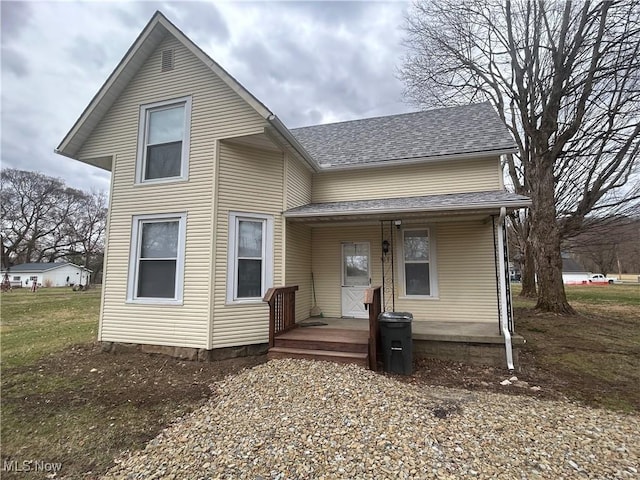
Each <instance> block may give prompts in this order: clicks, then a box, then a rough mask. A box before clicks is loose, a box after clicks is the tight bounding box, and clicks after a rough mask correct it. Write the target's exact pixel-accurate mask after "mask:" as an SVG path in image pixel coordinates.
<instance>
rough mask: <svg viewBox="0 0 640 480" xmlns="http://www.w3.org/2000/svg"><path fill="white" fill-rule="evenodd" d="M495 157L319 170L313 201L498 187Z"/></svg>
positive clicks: (408, 195)
mask: <svg viewBox="0 0 640 480" xmlns="http://www.w3.org/2000/svg"><path fill="white" fill-rule="evenodd" d="M499 165H500V160H499V158H498V157H492V158H479V159H473V160H455V161H448V162H446V161H444V162H434V163H423V164H420V165H405V166H391V167H378V168H367V169H355V170H341V171H335V172H326V173H319V174H316V175H314V176H313V203H322V202H342V201H347V200H367V199H374V198H394V197H412V196H420V195H439V194H446V193H460V192H482V191H487V190H499V189H501V188H502V187H501V179H500V175H501V174H500V175H499V174H498V168H499Z"/></svg>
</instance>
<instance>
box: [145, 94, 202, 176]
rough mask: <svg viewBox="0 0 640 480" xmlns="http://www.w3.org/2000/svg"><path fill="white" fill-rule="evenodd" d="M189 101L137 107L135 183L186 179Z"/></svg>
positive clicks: (189, 124)
mask: <svg viewBox="0 0 640 480" xmlns="http://www.w3.org/2000/svg"><path fill="white" fill-rule="evenodd" d="M190 126H191V97H185V98H180V99H176V100H169V101H165V102H157V103H152V104H148V105H142V106H141V107H140V125H139V128H138V159H137V172H136V175H137V181H138V183H140V182H154V181H155V182H157V181H163V180H164V181H166V180H182V179H186V178H187V170H188V165H189V137H190Z"/></svg>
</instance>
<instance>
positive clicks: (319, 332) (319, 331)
mask: <svg viewBox="0 0 640 480" xmlns="http://www.w3.org/2000/svg"><path fill="white" fill-rule="evenodd" d="M274 343H275V345H274V346H275V347H281V348H290V349H302V350H330V351H335V352H352V353H368V352H369V332H366V331H358V330H344V329H338V328H312V327H307V328H295V329H293V330H290V331H288V332H285V333H282V334H280V335H278V336H276V338H275V339H274Z"/></svg>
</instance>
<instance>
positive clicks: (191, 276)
mask: <svg viewBox="0 0 640 480" xmlns="http://www.w3.org/2000/svg"><path fill="white" fill-rule="evenodd" d="M167 48H173V49H175V69H174V70H173V71H170V72H161V71H160V56H161V52H162V50H164V49H167ZM188 95H190V96H192V102H193V103H192V115H191V138H190V145H191V146H190V155H189V177H188V180H187V181H183V182H171V183H164V184H156V185H135V184H134V179H135V159H136V148H137V145H136V144H137V135H138V116H139V111H140V105H141V104H147V103H152V102H157V101H161V100H167V99H172V98H178V97H184V96H188ZM265 124H266V122H265V120H264V119H263V118H262V117H260V116H259V115H258V114H257V113H256V112H255V111H254V110H253V109H252V108H251V107H250V106H249V105H247V104H246V103H245V102H244V100H242V99H241V98H240V97H239V96H238V95H237V94H236V93H235V92H233V91H232V90H231V89H230V88H229V87H228V86H227V85H226V84H224V83H223V82H222V81H221V80H220V79H219V78H218V77H216V76H215V75H214V74H213V72H212V71H211V70H210V69H209V68H208V67H206V66H205V65H204V64H203V63H202V62H200V61H199V60H198V59H197V58H196V57H195V56H194V55H193V54H191V52H189V50H188V49H187V48H186V47H184V46H183V45H182V44H181V43H180V42H178V41H177V40H176V39H175V38H173V37H168V38H166V39H165V40H164V41H163V42H162V43H161V44H160V45H159V46H158V48H157V49H156V51H155V52H154V53H153V54H152V55H151V56H150V57H149V59H148V60H147V62H146V63H145V64H144V65H143V66H142V68H141V69H140V71H139V72H138V74H137V75H136V76H135V77H134V78H133V79H132V81H131V83H130V84H129V85H128V87H127V88H126V89H125V91H124V92H123V93H122V95H121V96H120V98H119V99H118V100H117V101H116V102H115V103H114V105H113V106H112V108H111V109H110V110H109V112H108V113H107V114H106V115H105V117H104V118H103V120H102V121H101V122H100V123H99V124H98V126H97V127H96V129H95V130H94V132H93V133H92V135H91V136H90V138H89V139H88V140H87V142H86V143H85V145H83V147H82V148H81V150H80V152H79V158H81V159H83V158H91V157H100V156H105V155H114V156H115V161H114V164H113V167H112V168H113V170H112V175H113V178H112V185H113V187H112V191H111V209H110V212H109V215H110V217H109V223H110V225H109V237H108V244H109V247H108V255H107V259H106V264H105V276H104V284H105V286H104V288H105V291H104V299H103V307H102V316H101V330H100V332H101V333H100V340H103V341H115V342H130V343H142V344H155V345H175V346H183V347H194V348H208V347H210V318H211V313H212V312H211V304H210V293H211V288H212V285H211V278H212V275H211V272H212V268H213V266H212V255H213V242H212V238H213V222H212V218H213V217H214V206H213V202H214V181H213V179H214V172H215V168H214V167H215V165H214V164H215V144H216V140H217V139H220V138H224V137H235V136H242V135H248V134H255V133H260V132H262V131H263V129H264V126H265ZM180 212H186V213H187V225H186V259H185V269H184V286H185V288H184V302H183V305H177V306H176V305H164V306H161V305H140V304H131V303H127V302H126V298H127V278H128V269H129V250H130V242H131V226H132V217H133V216H134V215H141V214H160V213H180Z"/></svg>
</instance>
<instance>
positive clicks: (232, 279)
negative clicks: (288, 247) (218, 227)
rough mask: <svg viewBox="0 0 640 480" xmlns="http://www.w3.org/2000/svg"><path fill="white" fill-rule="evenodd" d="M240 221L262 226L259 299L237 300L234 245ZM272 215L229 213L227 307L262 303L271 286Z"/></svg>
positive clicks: (272, 256) (236, 266)
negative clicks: (260, 223)
mask: <svg viewBox="0 0 640 480" xmlns="http://www.w3.org/2000/svg"><path fill="white" fill-rule="evenodd" d="M240 220H247V221H254V222H255V221H260V222H263V224H262V238H263V240H264V241H263V242H262V255H263V257H262V258H263V259H264V260H263V262H262V292H261V295H260V296H259V297H251V298H238V295H237V290H238V285H237V278H236V272H237V271H238V255H237V251H238V247H237V245H236V239H237V230H238V222H239V221H240ZM273 263H274V252H273V215H264V214H260V213H246V212H229V242H228V244H227V302H226V303H227V305H245V304H256V303H262V298H263V297H264V294H265V293H267V290H268V289H269V288H271V287H272V286H273Z"/></svg>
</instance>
